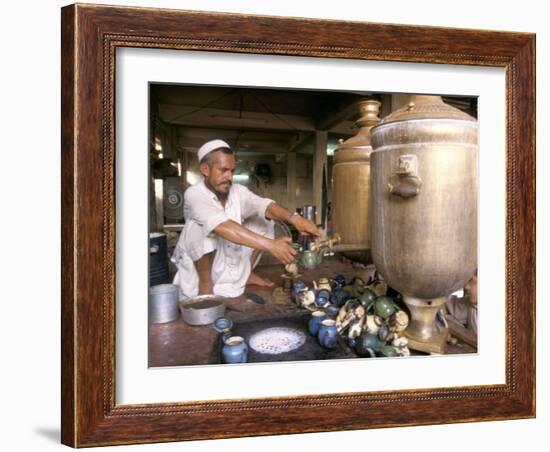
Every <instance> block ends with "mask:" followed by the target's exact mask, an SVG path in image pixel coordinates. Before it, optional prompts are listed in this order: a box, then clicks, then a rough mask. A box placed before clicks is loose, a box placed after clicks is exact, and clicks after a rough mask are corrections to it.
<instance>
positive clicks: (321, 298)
mask: <svg viewBox="0 0 550 452" xmlns="http://www.w3.org/2000/svg"><path fill="white" fill-rule="evenodd" d="M329 300H330V297H327V296H325V295H321V294H318V295H317V297H316V298H315V303H316V304H317V306H319V307H321V306H325V305H327V304H328V302H329Z"/></svg>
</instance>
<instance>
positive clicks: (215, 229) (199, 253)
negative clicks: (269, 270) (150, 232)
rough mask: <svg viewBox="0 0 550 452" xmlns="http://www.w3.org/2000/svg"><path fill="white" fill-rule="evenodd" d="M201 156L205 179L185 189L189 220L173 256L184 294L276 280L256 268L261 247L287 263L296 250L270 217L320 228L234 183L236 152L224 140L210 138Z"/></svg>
mask: <svg viewBox="0 0 550 452" xmlns="http://www.w3.org/2000/svg"><path fill="white" fill-rule="evenodd" d="M197 157H198V159H199V168H200V171H201V174H202V175H203V180H202V182H199V183H198V184H196V185H194V186H192V187H189V188H188V189H187V190H186V192H185V196H184V217H185V226H184V228H183V230H182V232H181V234H180V237H179V240H178V244H177V246H176V249H175V251H174V255H173V256H172V261H173V262H174V263H175V264H176V266H177V269H178V272H177V273H176V276H175V278H174V284H176V285H179V287H180V297H181V298H191V297H195V296H197V295H203V294H212V293H213V294H216V295H223V296H227V297H237V296H239V295H241V294H242V293H243V292H244V288H245V286H246V284H247V283H248V284H256V285H264V286H272V285H273V283H272V282H270V281H267V280H265V279H263V278H260V277H259V276H258V275H256V274H254V273H252V268H253V266H254V265H255V264H256V263H257V260H258V258H259V254H260V252H262V251H268V252H270V253H271V254H272V255H273V256H275V257H276V258H277V259H278V260H279V261H281V262H282V263H284V264H288V263H290V262H292V261H293V260H294V256H295V255H296V251H295V250H294V248H292V247H291V246H290V241H291V239H290V237H282V238H278V239H273V238H272V237H273V232H272V231H273V225H272V222H271V220H282V221H286V222H288V223H290V224H292V225H294V227H296V229H297V230H298V231H299V232H301V233H305V234H311V235H314V236H319V231H318V230H317V228H316V226H315V225H314V224H313V223H312V222H311V221H309V220H306V219H305V218H303V217H301V216H299V215H297V214H296V213H291V212H289V211H288V210H287V209H285V208H284V207H282V206H280V205H278V204H277V203H275V202H274V201H273V200H271V199H267V198H261V197H259V196H257V195H255V194H254V193H252V192H251V191H250V190H248V188H246V187H244V186H243V185H239V184H235V185H233V184H232V179H233V173H234V172H235V155H234V153H233V151H232V150H231V148H230V147H229V145H228V144H227V143H225V142H224V141H222V140H212V141H209V142H207V143H205V144H204V145H203V146H201V147H200V148H199V150H198V152H197ZM270 229H271V233H270Z"/></svg>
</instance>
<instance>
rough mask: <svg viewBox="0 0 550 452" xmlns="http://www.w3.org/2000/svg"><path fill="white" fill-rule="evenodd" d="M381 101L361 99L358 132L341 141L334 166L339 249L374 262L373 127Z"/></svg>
mask: <svg viewBox="0 0 550 452" xmlns="http://www.w3.org/2000/svg"><path fill="white" fill-rule="evenodd" d="M380 105H381V104H380V102H378V101H377V100H373V99H368V100H364V101H361V102H359V104H358V107H359V113H360V117H359V119H358V120H357V121H356V122H355V124H356V126H357V127H358V128H359V130H358V131H357V133H356V135H354V136H353V137H351V138H349V139H347V140H346V141H343V142H341V143H340V145H339V147H338V149H336V151H335V152H334V166H333V168H332V230H333V231H334V232H335V233H337V234H339V235H340V237H341V238H342V240H341V242H340V244H339V245H337V246H336V248H335V250H336V251H342V252H344V254H345V255H346V256H347V257H349V258H350V259H353V260H357V261H360V262H363V263H371V257H370V247H371V233H370V228H371V227H370V222H371V220H370V205H369V204H370V177H371V169H370V154H371V152H372V146H371V135H370V131H371V129H372V128H373V126H375V125H376V124H378V123H379V122H380V118H379V117H378V114H379V110H380Z"/></svg>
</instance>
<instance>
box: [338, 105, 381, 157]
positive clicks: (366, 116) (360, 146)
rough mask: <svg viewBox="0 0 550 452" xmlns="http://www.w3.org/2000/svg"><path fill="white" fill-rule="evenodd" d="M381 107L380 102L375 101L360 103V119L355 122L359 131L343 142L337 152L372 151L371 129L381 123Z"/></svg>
mask: <svg viewBox="0 0 550 452" xmlns="http://www.w3.org/2000/svg"><path fill="white" fill-rule="evenodd" d="M380 106H381V104H380V102H378V101H377V100H373V99H368V100H363V101H361V102H359V103H358V107H359V113H360V117H359V119H358V120H357V121H355V125H356V126H357V127H359V131H358V132H357V133H356V134H355V135H354V136H352V137H351V138H348V139H347V140H346V141H342V142H341V143H340V144H339V146H338V148H337V149H336V151H335V152H339V151H343V150H366V151H367V150H368V151H370V150H371V149H370V147H371V142H370V129H372V128H373V127H374V126H375V125H377V124H379V123H380V118H379V117H378V114H379V112H380Z"/></svg>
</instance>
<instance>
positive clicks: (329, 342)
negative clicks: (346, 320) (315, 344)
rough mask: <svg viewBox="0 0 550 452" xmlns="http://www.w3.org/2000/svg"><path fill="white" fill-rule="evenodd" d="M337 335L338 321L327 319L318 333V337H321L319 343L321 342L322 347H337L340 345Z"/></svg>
mask: <svg viewBox="0 0 550 452" xmlns="http://www.w3.org/2000/svg"><path fill="white" fill-rule="evenodd" d="M337 335H338V333H337V332H336V321H334V320H331V319H327V320H323V321H322V322H321V326H320V327H319V333H317V338H318V339H319V344H321V346H322V347H325V348H336V346H337V345H338V338H337Z"/></svg>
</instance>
